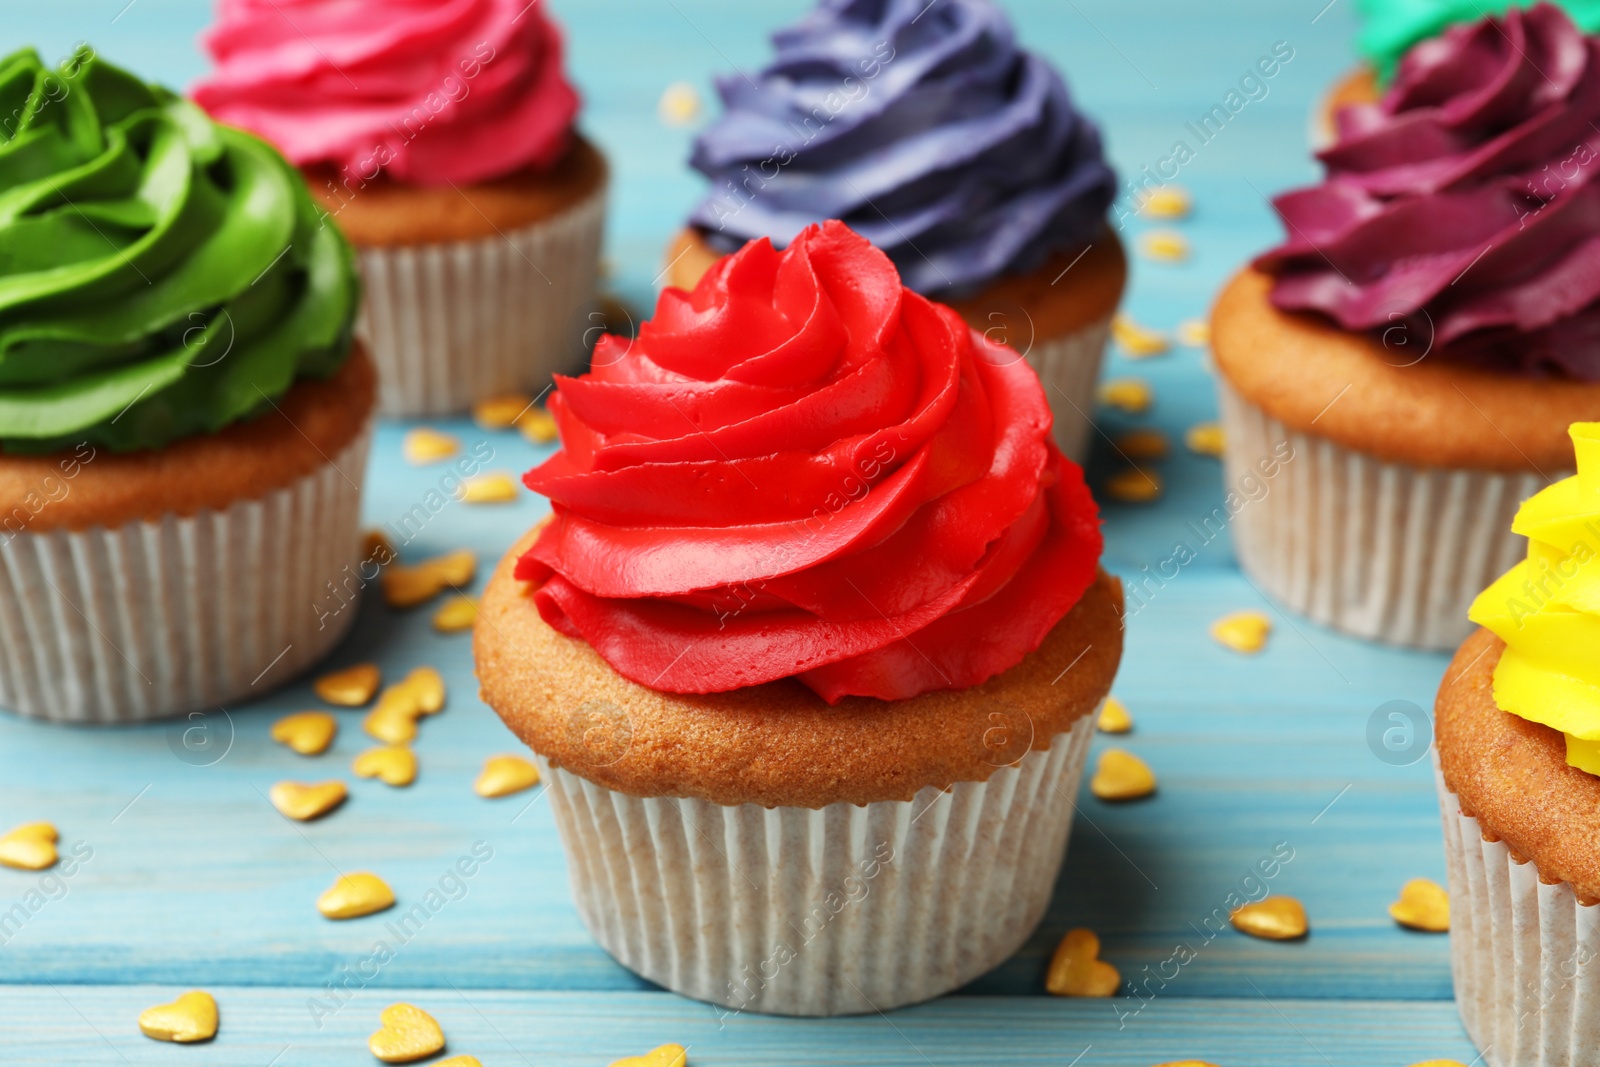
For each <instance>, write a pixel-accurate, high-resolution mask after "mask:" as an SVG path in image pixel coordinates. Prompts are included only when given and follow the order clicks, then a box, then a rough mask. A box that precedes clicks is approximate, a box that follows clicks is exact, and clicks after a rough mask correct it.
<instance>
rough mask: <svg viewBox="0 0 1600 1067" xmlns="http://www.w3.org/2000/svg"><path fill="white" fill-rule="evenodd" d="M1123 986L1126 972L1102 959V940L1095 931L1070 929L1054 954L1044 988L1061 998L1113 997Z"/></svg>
mask: <svg viewBox="0 0 1600 1067" xmlns="http://www.w3.org/2000/svg"><path fill="white" fill-rule="evenodd" d="M1121 985H1122V975H1120V974H1119V973H1117V969H1116V968H1115V967H1113V966H1112V965H1111V964H1109V963H1107V962H1106V961H1105V960H1102V959H1101V958H1100V939H1099V938H1098V937H1096V936H1095V933H1094V931H1093V930H1085V929H1083V928H1081V927H1080V928H1078V929H1076V930H1068V931H1067V936H1066V937H1063V938H1062V939H1061V943H1060V944H1058V945H1057V946H1056V951H1055V954H1054V955H1052V956H1051V957H1050V970H1049V971H1048V972H1047V973H1046V975H1045V980H1044V987H1045V989H1047V990H1048V991H1049V992H1051V993H1054V994H1055V995H1056V996H1058V997H1109V996H1111V995H1112V994H1113V993H1115V992H1116V991H1117V988H1118V987H1119V986H1121Z"/></svg>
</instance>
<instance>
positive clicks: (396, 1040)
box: [367, 1004, 444, 1063]
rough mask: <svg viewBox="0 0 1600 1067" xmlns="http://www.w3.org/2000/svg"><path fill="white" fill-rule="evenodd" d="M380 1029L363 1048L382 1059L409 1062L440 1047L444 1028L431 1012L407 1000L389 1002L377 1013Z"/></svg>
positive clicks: (423, 1057)
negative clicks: (381, 1011) (380, 1024)
mask: <svg viewBox="0 0 1600 1067" xmlns="http://www.w3.org/2000/svg"><path fill="white" fill-rule="evenodd" d="M378 1021H379V1022H381V1023H382V1024H383V1029H382V1030H379V1031H378V1032H377V1033H375V1034H373V1035H372V1036H371V1037H369V1038H367V1048H369V1049H371V1050H372V1054H373V1055H374V1056H376V1057H378V1059H380V1060H382V1061H383V1062H384V1063H410V1062H411V1061H413V1060H420V1059H426V1058H427V1057H429V1056H432V1055H433V1054H434V1053H436V1052H442V1051H443V1050H444V1031H443V1030H441V1029H439V1023H438V1022H437V1021H436V1020H435V1019H434V1017H433V1016H431V1015H429V1014H428V1013H427V1012H425V1011H423V1010H422V1009H421V1008H418V1007H414V1006H412V1005H410V1004H391V1005H389V1006H388V1007H387V1008H384V1009H383V1014H382V1015H380V1016H378Z"/></svg>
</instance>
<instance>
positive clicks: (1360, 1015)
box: [0, 986, 1476, 1067]
mask: <svg viewBox="0 0 1600 1067" xmlns="http://www.w3.org/2000/svg"><path fill="white" fill-rule="evenodd" d="M186 988H188V987H184V986H168V987H153V986H119V987H103V986H87V987H86V986H58V987H56V988H54V989H51V988H48V987H43V988H30V989H7V988H4V987H0V1003H3V1004H4V1005H5V1008H6V1010H5V1012H4V1013H3V1014H0V1043H3V1045H4V1047H5V1048H6V1050H7V1053H6V1062H7V1063H8V1064H14V1065H17V1067H33V1065H38V1067H57V1065H59V1064H63V1063H71V1064H119V1065H120V1064H129V1065H135V1067H136V1065H140V1064H152V1065H154V1064H170V1063H175V1062H178V1061H179V1060H183V1061H185V1062H189V1061H193V1062H204V1063H206V1064H207V1065H208V1067H264V1065H267V1064H271V1065H272V1067H325V1065H326V1064H330V1063H371V1062H373V1061H372V1060H371V1058H370V1055H369V1053H368V1052H367V1050H366V1047H365V1042H366V1038H367V1036H368V1035H369V1034H370V1033H371V1032H372V1031H374V1030H376V1029H377V1028H378V1013H379V1012H380V1011H382V1009H383V1008H384V1007H386V1006H387V1005H388V1004H390V1003H392V1002H394V1001H395V1000H404V1001H406V1002H408V1003H412V1004H415V1005H417V1006H418V1007H420V1008H422V1009H424V1010H425V1011H428V1012H429V1013H431V1014H432V1015H434V1017H435V1018H437V1019H438V1021H439V1023H440V1025H441V1027H442V1028H443V1029H444V1032H445V1036H446V1038H447V1039H448V1040H449V1042H450V1046H449V1050H448V1051H449V1052H450V1053H452V1054H470V1055H474V1056H476V1057H478V1058H479V1059H480V1060H482V1061H483V1063H484V1064H485V1065H486V1067H496V1065H501V1064H504V1065H510V1064H530V1065H531V1064H538V1065H539V1067H596V1065H599V1064H606V1063H610V1062H612V1060H613V1059H616V1058H619V1057H622V1056H628V1055H639V1054H641V1053H643V1052H645V1051H648V1050H649V1049H651V1048H653V1047H655V1046H656V1045H658V1044H664V1043H666V1042H675V1043H678V1044H682V1045H684V1046H686V1047H687V1048H688V1050H689V1063H690V1064H691V1065H692V1067H855V1065H857V1064H863V1063H870V1064H874V1065H881V1067H929V1065H930V1064H938V1065H939V1067H990V1065H992V1064H994V1063H997V1062H1005V1063H1041V1064H1042V1063H1049V1064H1061V1065H1066V1064H1073V1065H1075V1067H1100V1065H1115V1067H1136V1065H1138V1067H1142V1065H1148V1064H1157V1063H1166V1062H1170V1061H1173V1060H1179V1059H1191V1058H1194V1059H1203V1060H1206V1061H1209V1062H1212V1063H1219V1064H1226V1065H1228V1067H1282V1065H1283V1064H1285V1063H1316V1064H1326V1065H1328V1067H1373V1065H1374V1064H1397V1065H1398V1064H1408V1063H1417V1062H1420V1061H1422V1060H1427V1059H1434V1058H1440V1057H1453V1058H1455V1059H1458V1060H1460V1061H1461V1062H1462V1063H1469V1062H1472V1061H1473V1059H1474V1057H1475V1055H1476V1053H1475V1052H1474V1051H1473V1049H1472V1046H1471V1045H1470V1044H1469V1043H1468V1042H1467V1040H1466V1037H1465V1036H1464V1034H1463V1033H1462V1030H1461V1024H1460V1021H1459V1020H1458V1019H1457V1017H1456V1014H1455V1009H1454V1008H1453V1007H1452V1006H1451V1005H1449V1004H1417V1005H1395V1004H1386V1003H1380V1002H1375V1001H1343V1000H1326V1001H1313V1002H1307V1001H1292V1000H1277V999H1274V1000H1272V1001H1270V1002H1269V1001H1267V1000H1265V999H1263V998H1261V997H1254V998H1253V999H1250V1000H1242V1001H1234V1000H1224V1001H1217V1000H1195V999H1186V1000H1177V999H1174V1000H1170V1001H1158V1002H1156V1003H1155V1004H1152V1006H1151V1007H1150V1008H1149V1009H1148V1011H1147V1012H1146V1013H1145V1014H1144V1015H1142V1016H1140V1017H1139V1018H1138V1019H1137V1020H1135V1021H1133V1022H1131V1023H1129V1024H1128V1025H1126V1026H1124V1027H1123V1028H1122V1029H1118V1020H1117V1017H1116V1016H1115V1015H1113V1014H1112V1012H1111V1009H1110V1002H1109V1001H1060V1000H1054V999H1044V998H1039V997H1023V998H1015V999H1013V998H1000V997H949V998H946V999H944V1000H939V1001H935V1002H934V1003H932V1004H927V1005H924V1006H922V1007H917V1008H909V1009H906V1010H904V1011H897V1012H894V1013H893V1014H892V1015H891V1016H856V1017H853V1018H843V1019H829V1020H795V1019H781V1018H774V1017H770V1016H767V1017H762V1016H753V1015H750V1016H737V1017H732V1018H728V1019H719V1018H718V1017H717V1015H716V1014H715V1013H714V1012H713V1011H712V1010H711V1009H709V1008H707V1007H706V1006H705V1005H703V1004H697V1003H694V1002H693V1001H686V1000H683V999H681V998H678V997H672V996H667V995H665V994H660V993H614V994H609V995H598V994H574V993H499V992H479V991H457V990H452V989H448V988H446V989H442V990H396V991H394V992H392V993H382V994H380V993H377V992H375V991H372V990H366V991H363V992H359V993H356V994H354V995H353V996H352V997H351V998H350V999H349V1000H348V1001H347V1002H346V1004H345V1005H344V1006H343V1007H342V1009H341V1010H338V1011H336V1012H334V1013H332V1014H328V1015H319V1016H316V1017H313V1015H312V1013H311V1011H310V1010H309V1009H308V1004H307V1002H308V1001H309V1000H310V999H311V998H312V997H313V995H314V992H315V991H313V990H305V989H260V988H218V989H213V990H211V992H212V993H213V994H214V995H215V996H216V997H217V999H218V1003H219V1005H220V1008H221V1016H222V1029H221V1032H220V1033H219V1035H218V1038H217V1040H216V1041H215V1042H214V1043H213V1044H210V1045H206V1046H196V1047H193V1048H190V1049H174V1048H173V1047H172V1046H170V1045H162V1044H158V1043H156V1042H153V1041H150V1040H147V1039H146V1038H144V1037H141V1036H140V1035H139V1032H138V1028H137V1025H136V1020H137V1018H138V1014H139V1012H140V1011H141V1010H143V1009H144V1008H146V1007H149V1006H151V1005H153V1004H159V1003H166V1002H168V1001H170V1000H171V999H173V998H174V997H175V996H176V995H178V994H179V993H181V992H183V991H184V990H185V989H186ZM318 1022H320V1023H321V1024H322V1025H321V1026H320V1028H319V1026H318ZM1000 1049H1003V1050H1004V1051H1003V1052H1000V1051H997V1050H1000ZM1001 1057H1003V1059H1002V1058H1001Z"/></svg>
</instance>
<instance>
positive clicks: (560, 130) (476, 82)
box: [193, 0, 578, 185]
mask: <svg viewBox="0 0 1600 1067" xmlns="http://www.w3.org/2000/svg"><path fill="white" fill-rule="evenodd" d="M205 44H206V47H207V49H209V51H210V52H211V55H212V58H213V59H214V60H215V61H216V70H215V71H214V72H213V73H212V74H211V75H210V76H209V77H207V78H206V79H205V80H204V81H202V82H200V83H199V84H198V85H196V86H195V88H194V93H193V95H194V99H195V100H196V102H198V103H199V104H200V105H201V106H202V107H204V108H205V109H206V110H207V111H209V112H211V114H212V115H214V116H215V117H216V118H217V119H218V120H219V121H221V122H226V123H228V124H230V125H233V126H239V127H242V128H244V129H247V130H250V131H252V132H253V133H256V134H259V135H260V136H262V137H264V138H266V139H267V140H268V141H271V142H272V143H273V144H275V145H277V146H278V147H279V148H281V149H282V150H283V153H284V154H285V155H286V156H288V157H289V159H290V160H292V161H293V162H294V163H295V164H296V165H298V166H302V167H303V166H309V165H313V164H327V165H331V166H333V167H337V168H341V169H343V170H344V171H345V172H347V173H349V174H351V175H353V176H355V177H357V178H360V179H361V180H367V181H370V180H372V179H373V178H376V177H377V176H378V175H379V174H380V173H382V174H387V175H388V176H389V177H391V178H394V179H396V180H398V181H402V182H407V183H409V184H412V185H448V184H466V183H469V182H481V181H488V180H490V179H493V178H499V177H503V176H505V175H508V174H511V173H514V172H516V171H519V170H523V169H533V170H541V169H544V168H547V167H550V166H552V165H553V164H554V163H555V162H556V161H557V160H559V159H560V158H561V156H562V155H563V154H564V153H565V152H566V151H567V149H568V147H570V145H571V143H572V133H571V131H572V121H573V118H574V117H575V116H576V115H577V112H578V94H577V93H576V92H575V91H574V90H573V88H572V86H571V84H570V83H569V82H568V81H567V76H566V72H565V69H564V67H563V65H562V59H561V55H562V41H561V31H560V30H559V29H557V27H556V25H555V23H553V22H552V21H551V20H550V18H549V16H548V15H547V14H546V11H545V4H544V2H543V0H534V2H532V3H530V2H528V0H360V2H358V3H351V2H348V0H345V2H339V3H330V2H329V0H221V2H220V3H219V4H218V8H217V22H216V25H215V26H214V27H213V28H212V29H211V30H210V32H208V33H207V34H206V36H205Z"/></svg>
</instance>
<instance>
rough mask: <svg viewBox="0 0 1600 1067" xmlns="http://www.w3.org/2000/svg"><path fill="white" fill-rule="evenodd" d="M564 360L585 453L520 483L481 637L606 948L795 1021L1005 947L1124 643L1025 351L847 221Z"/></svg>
mask: <svg viewBox="0 0 1600 1067" xmlns="http://www.w3.org/2000/svg"><path fill="white" fill-rule="evenodd" d="M558 384H559V388H558V391H557V394H556V396H555V397H554V398H553V400H552V402H551V411H552V412H553V413H554V415H555V417H556V419H557V420H558V422H559V424H560V426H561V432H562V442H563V450H562V451H561V452H560V453H558V454H557V455H556V456H555V457H554V458H552V459H551V460H549V461H548V462H546V463H545V464H544V465H543V466H541V467H539V468H538V469H537V470H535V471H533V472H532V473H530V474H529V475H528V477H527V479H526V480H527V483H528V485H529V486H530V487H531V488H533V489H535V490H537V491H539V492H541V493H544V494H545V495H547V496H549V497H550V498H551V501H552V506H553V510H554V515H553V517H552V519H551V520H550V521H549V522H548V523H547V524H546V525H544V526H543V527H542V528H540V529H539V530H537V531H535V532H534V533H532V534H530V535H529V537H527V538H525V539H524V540H523V542H522V543H520V544H519V545H517V546H516V548H514V549H513V551H512V553H511V554H510V555H509V556H507V557H506V559H505V561H504V562H502V564H501V566H500V568H499V570H498V571H497V573H496V574H495V576H494V578H493V580H492V581H491V583H490V586H489V589H488V591H487V592H486V594H485V597H484V601H483V607H482V616H481V619H482V623H483V624H482V625H481V626H479V627H478V630H477V638H476V642H477V646H476V651H477V657H478V672H479V678H480V680H481V682H482V686H483V695H484V699H485V700H486V701H488V702H489V704H490V705H491V706H493V707H494V708H495V710H496V711H498V712H499V713H500V714H501V716H502V717H503V718H505V720H506V721H507V723H508V724H509V725H510V726H511V727H512V729H514V730H515V731H516V732H517V733H518V734H519V735H520V736H521V737H522V738H523V739H524V740H525V741H527V742H528V744H529V745H530V746H531V747H532V748H533V749H534V751H535V752H536V753H537V754H538V755H539V757H540V759H541V765H542V767H543V769H544V770H545V772H546V774H547V780H548V781H549V783H550V790H551V794H550V795H551V802H552V806H553V808H554V810H555V813H556V817H557V822H558V825H559V826H560V829H561V833H562V839H563V841H564V843H565V845H566V847H567V850H568V853H569V858H570V863H571V873H572V879H573V887H574V892H575V895H576V896H577V900H578V906H579V910H580V912H581V913H582V914H583V916H584V919H585V921H586V922H587V923H588V925H589V927H590V929H591V930H592V931H593V932H594V934H595V936H596V937H597V938H598V939H599V940H600V942H601V943H602V944H603V945H604V946H605V947H606V948H607V949H608V950H609V951H610V952H611V953H612V954H613V955H615V956H616V957H617V958H618V959H620V960H621V961H622V962H623V963H625V964H627V965H628V966H629V967H632V968H633V969H634V970H636V971H638V972H639V973H641V974H643V975H645V976H646V977H648V978H650V979H652V980H654V981H657V982H660V983H662V984H664V985H667V986H669V987H670V988H673V989H676V990H679V991H681V992H684V993H687V994H689V995H691V996H695V997H699V998H702V999H705V1000H711V1001H715V1002H717V1003H721V1004H724V1005H727V1006H729V1007H732V1008H735V1009H745V1008H750V1009H754V1010H762V1011H774V1012H782V1013H786V1014H834V1013H840V1012H851V1011H871V1010H873V1008H874V1007H878V1008H887V1007H892V1006H895V1005H900V1004H906V1003H911V1002H914V1001H917V1000H923V999H926V998H928V997H932V996H936V995H938V994H940V993H943V992H946V991H948V990H950V989H953V988H956V987H957V986H959V985H961V984H962V983H964V982H966V981H968V980H970V979H972V978H974V977H976V976H977V975H979V974H981V973H983V972H984V971H986V970H988V969H989V968H990V967H993V966H994V965H995V964H997V963H999V962H1000V961H1001V960H1003V959H1004V958H1005V957H1006V956H1008V955H1009V954H1010V953H1012V952H1013V951H1015V950H1016V948H1017V947H1018V946H1019V945H1020V944H1021V943H1022V942H1023V941H1024V940H1025V939H1026V938H1027V936H1028V934H1029V933H1030V932H1031V931H1032V930H1033V928H1034V927H1035V926H1036V925H1037V924H1038V922H1039V920H1040V918H1041V917H1042V916H1043V914H1044V909H1045V907H1046V905H1047V903H1048V901H1049V898H1050V892H1051V889H1052V887H1053V885H1054V883H1055V879H1056V874H1057V871H1058V870H1059V867H1060V863H1061V859H1062V855H1063V852H1064V849H1065V846H1066V838H1067V833H1068V830H1069V828H1070V823H1071V816H1072V810H1073V808H1072V799H1073V797H1074V796H1075V794H1076V791H1077V785H1078V780H1079V776H1080V774H1081V771H1082V768H1083V761H1084V758H1085V755H1086V753H1087V750H1088V741H1089V737H1090V733H1091V731H1092V724H1093V716H1092V714H1091V713H1092V712H1093V711H1094V710H1095V709H1096V708H1097V707H1098V705H1099V704H1100V702H1101V700H1102V699H1103V698H1104V697H1105V694H1106V692H1107V691H1108V690H1109V688H1110V685H1111V679H1112V676H1113V675H1114V674H1115V672H1116V667H1117V663H1118V661H1119V659H1120V656H1121V644H1122V641H1121V632H1120V625H1119V620H1118V615H1119V611H1120V607H1121V595H1120V588H1119V587H1118V586H1117V585H1116V583H1115V582H1114V581H1113V580H1112V579H1111V578H1109V577H1108V576H1107V575H1105V574H1104V572H1102V571H1100V570H1099V569H1098V566H1097V561H1098V558H1099V555H1100V549H1101V538H1100V532H1099V523H1098V517H1097V514H1096V511H1095V506H1094V503H1093V501H1092V500H1091V499H1090V497H1089V494H1088V492H1087V490H1086V489H1085V487H1084V483H1083V476H1082V472H1081V471H1080V470H1079V469H1078V468H1077V466H1075V465H1074V464H1072V463H1071V462H1069V461H1067V460H1065V459H1064V458H1063V457H1062V456H1061V454H1060V452H1059V451H1058V450H1057V448H1056V446H1055V444H1054V442H1053V441H1052V440H1051V437H1050V425H1051V424H1050V413H1049V408H1048V406H1047V404H1046V401H1045V397H1044V392H1043V390H1042V388H1041V387H1040V385H1039V380H1038V377H1037V375H1036V374H1035V373H1034V372H1033V371H1032V370H1031V369H1030V368H1029V367H1028V365H1027V364H1026V363H1025V362H1023V361H1022V360H1020V359H1017V358H1016V354H1015V353H1013V352H1010V351H1009V350H1005V349H999V348H995V347H993V346H990V345H989V344H987V343H986V342H985V341H984V339H983V337H982V335H980V334H978V333H977V332H976V331H974V330H972V329H971V328H970V327H968V326H967V325H966V324H965V323H964V322H962V320H961V318H960V316H959V315H957V314H956V313H955V312H954V311H953V310H951V309H950V308H947V307H944V306H942V305H938V304H934V303H932V302H930V301H928V300H926V299H925V298H923V297H920V296H918V295H916V294H915V293H912V292H911V291H910V290H907V289H905V288H904V287H903V286H902V285H901V283H900V279H899V276H898V274H897V273H896V271H895V269H894V267H893V265H892V264H891V263H890V261H889V260H888V258H887V257H886V256H884V255H883V254H882V253H881V252H879V251H877V250H875V249H873V248H872V247H871V246H870V245H868V244H867V243H866V241H865V240H863V239H862V238H860V237H858V236H857V235H856V234H854V233H852V232H851V231H850V230H849V229H848V228H846V227H845V226H844V225H843V224H842V223H837V222H831V223H827V224H824V225H822V226H816V227H811V228H809V229H807V230H806V231H804V232H803V233H802V234H801V235H800V236H799V237H798V238H797V239H796V240H795V241H794V242H793V243H792V244H791V245H790V247H789V248H788V249H787V250H785V251H784V252H782V253H779V252H776V251H774V250H773V248H772V246H771V244H770V243H768V242H767V241H765V240H761V241H757V242H752V243H751V244H749V245H747V246H746V247H745V248H744V249H743V250H742V251H741V252H739V253H736V254H735V255H733V256H730V257H728V258H726V259H724V260H722V261H721V262H720V263H718V264H717V265H716V266H715V267H714V268H713V269H712V271H711V272H710V273H709V274H708V275H707V276H706V277H705V278H704V279H703V280H702V281H701V282H700V284H699V285H698V286H696V288H695V289H694V291H693V292H692V293H689V292H684V291H681V290H676V289H669V290H667V291H666V292H665V293H663V294H662V296H661V299H660V303H659V305H658V307H657V313H656V317H655V319H654V320H653V321H652V322H649V323H647V324H645V326H644V328H643V330H642V331H641V333H640V336H639V339H638V340H637V341H632V342H630V341H627V340H624V339H621V338H615V337H608V338H606V339H605V340H603V341H602V343H601V344H600V346H599V347H598V348H597V350H596V358H595V369H594V371H593V373H592V374H590V375H587V376H585V377H582V378H577V379H560V380H559V383H558ZM707 841H715V842H717V843H718V845H717V847H716V848H714V849H713V848H710V847H708V846H707V844H706V842H707ZM829 901H832V903H829ZM819 903H821V905H822V908H823V910H822V912H821V913H818V912H816V910H815V909H816V908H817V907H818V906H819ZM835 903H837V905H838V906H837V907H835ZM774 941H776V942H778V943H779V944H778V945H777V946H775V944H774ZM774 952H777V953H778V954H779V955H780V956H782V957H783V959H784V962H783V964H782V965H781V966H777V967H776V968H774V967H773V966H772V965H771V961H772V958H773V953H774Z"/></svg>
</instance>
